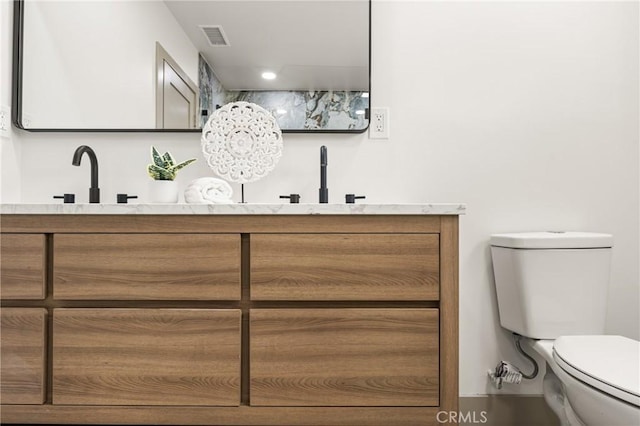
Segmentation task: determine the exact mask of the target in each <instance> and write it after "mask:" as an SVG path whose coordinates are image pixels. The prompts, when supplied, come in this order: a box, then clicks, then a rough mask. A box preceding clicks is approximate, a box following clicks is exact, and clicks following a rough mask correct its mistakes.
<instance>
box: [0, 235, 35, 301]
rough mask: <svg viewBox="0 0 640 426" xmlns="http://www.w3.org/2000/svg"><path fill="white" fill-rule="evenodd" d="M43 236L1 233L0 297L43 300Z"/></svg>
mask: <svg viewBox="0 0 640 426" xmlns="http://www.w3.org/2000/svg"><path fill="white" fill-rule="evenodd" d="M44 288H45V236H44V235H43V234H2V237H1V238H0V298H2V299H44Z"/></svg>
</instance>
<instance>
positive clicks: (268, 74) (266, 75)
mask: <svg viewBox="0 0 640 426" xmlns="http://www.w3.org/2000/svg"><path fill="white" fill-rule="evenodd" d="M262 78H264V79H265V80H273V79H275V78H276V73H275V72H271V71H265V72H263V73H262Z"/></svg>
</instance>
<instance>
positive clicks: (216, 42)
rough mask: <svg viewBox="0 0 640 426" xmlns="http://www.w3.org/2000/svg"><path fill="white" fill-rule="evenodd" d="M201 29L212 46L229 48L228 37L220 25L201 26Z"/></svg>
mask: <svg viewBox="0 0 640 426" xmlns="http://www.w3.org/2000/svg"><path fill="white" fill-rule="evenodd" d="M200 28H201V29H202V32H203V33H204V35H205V37H206V38H207V40H209V44H210V45H211V46H229V42H228V41H227V37H226V36H225V34H224V31H222V27H221V26H220V25H201V26H200Z"/></svg>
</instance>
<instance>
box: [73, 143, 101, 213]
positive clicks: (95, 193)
mask: <svg viewBox="0 0 640 426" xmlns="http://www.w3.org/2000/svg"><path fill="white" fill-rule="evenodd" d="M85 152H86V153H87V155H88V156H89V161H90V162H91V188H89V202H90V203H99V202H100V188H98V158H96V153H95V152H93V149H91V148H89V147H88V146H86V145H81V146H79V147H78V148H77V149H76V152H74V153H73V160H72V161H71V164H73V165H74V166H79V165H80V160H81V159H82V154H84V153H85Z"/></svg>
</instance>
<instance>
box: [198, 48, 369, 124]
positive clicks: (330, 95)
mask: <svg viewBox="0 0 640 426" xmlns="http://www.w3.org/2000/svg"><path fill="white" fill-rule="evenodd" d="M198 76H199V77H198V80H199V82H198V83H199V87H200V112H201V114H200V117H201V119H200V124H201V126H204V124H205V123H206V121H207V118H208V115H210V114H211V112H212V111H214V110H215V109H216V106H217V105H219V106H222V105H224V104H226V103H229V102H236V101H246V102H252V103H255V104H257V105H260V106H261V107H263V108H264V109H266V110H268V111H269V112H271V113H272V114H273V116H274V117H276V120H277V121H278V125H279V126H280V128H281V129H287V130H345V129H347V130H362V129H365V128H366V127H367V124H368V119H366V118H365V111H366V110H367V109H368V108H369V98H368V97H363V96H362V94H363V92H347V91H330V90H323V91H295V90H289V91H231V90H225V89H224V87H222V85H221V84H220V81H219V80H218V79H217V78H216V76H215V74H214V73H213V70H212V69H211V66H210V65H209V64H208V63H207V62H206V61H205V60H204V58H203V57H202V56H200V58H199V72H198Z"/></svg>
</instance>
